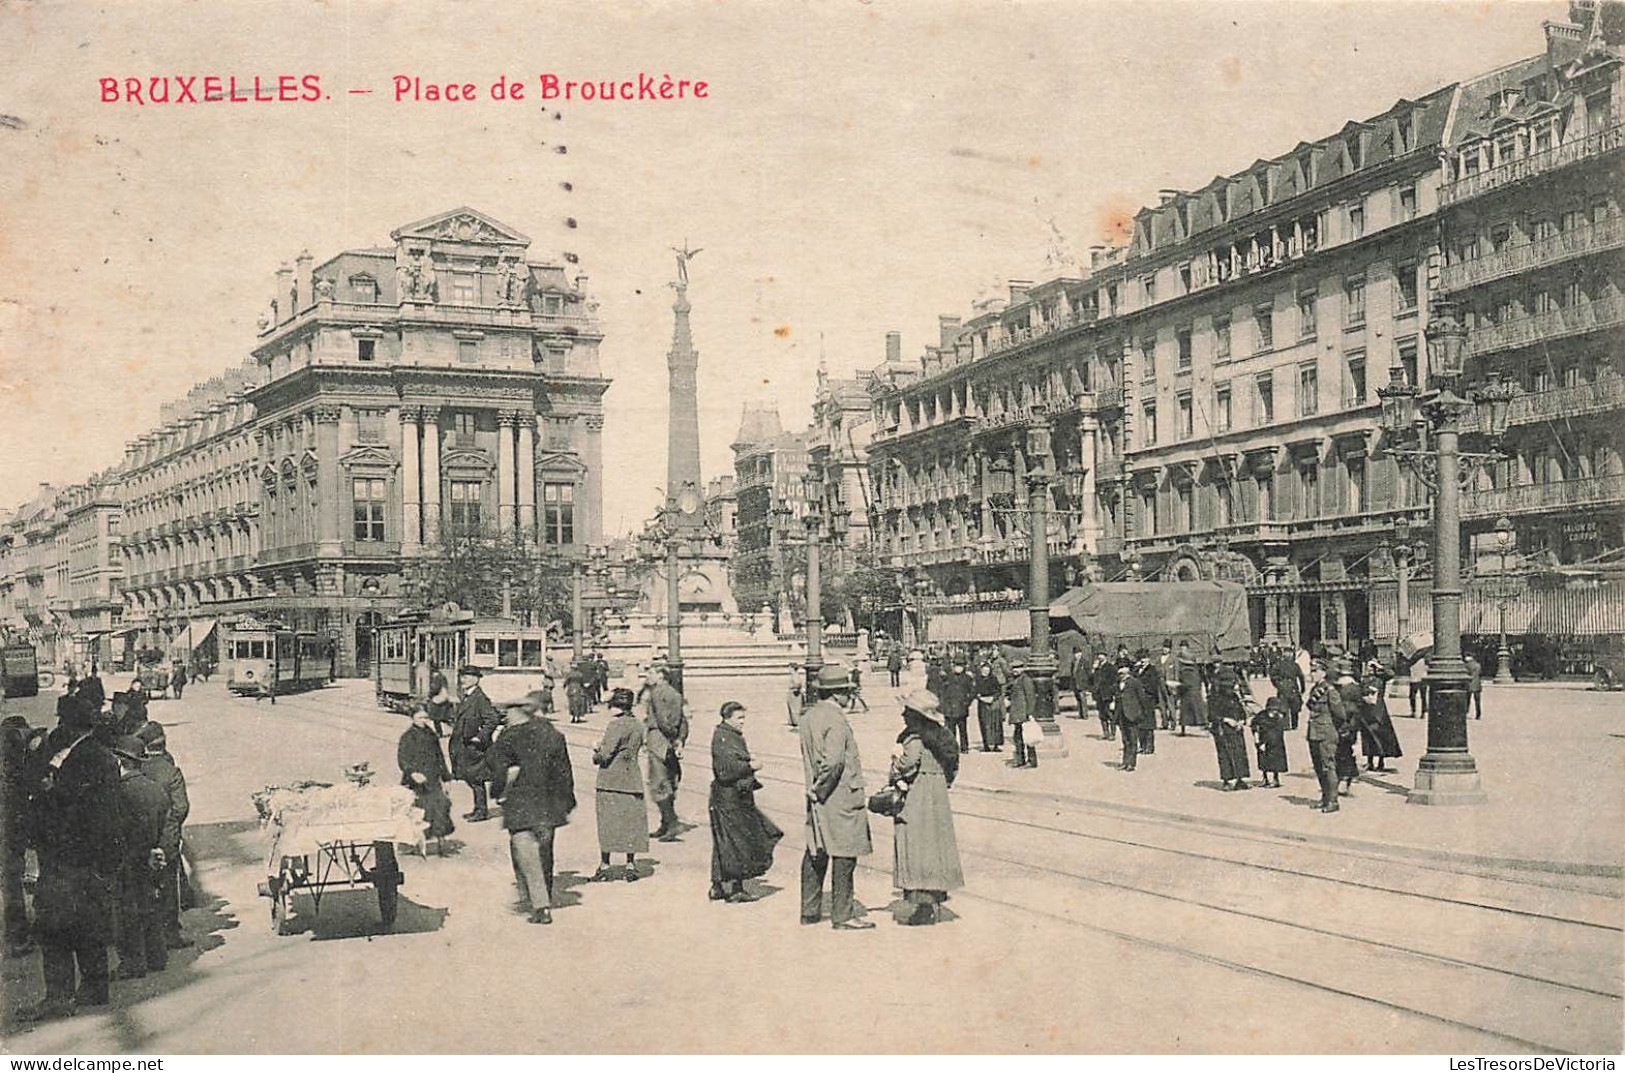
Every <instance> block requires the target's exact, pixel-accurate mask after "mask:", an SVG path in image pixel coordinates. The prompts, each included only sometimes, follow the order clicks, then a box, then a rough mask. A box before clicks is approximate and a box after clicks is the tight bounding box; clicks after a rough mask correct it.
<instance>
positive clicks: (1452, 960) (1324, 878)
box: [278, 695, 1620, 1051]
mask: <svg viewBox="0 0 1625 1073" xmlns="http://www.w3.org/2000/svg"><path fill="white" fill-rule="evenodd" d="M308 696H310V697H311V698H312V699H315V698H316V695H308ZM278 714H279V715H281V714H286V715H287V716H290V717H292V718H295V719H297V720H299V721H300V722H305V723H309V724H311V725H314V726H325V727H328V728H329V729H341V730H342V732H344V733H348V734H355V735H358V736H361V737H364V738H368V739H371V740H375V741H378V742H382V743H393V741H394V740H395V739H396V737H397V735H396V734H394V733H392V732H390V731H389V730H388V729H387V728H386V727H385V726H383V725H381V724H380V723H379V722H378V721H377V719H376V718H374V715H375V714H376V715H382V714H383V713H382V712H379V713H372V712H370V711H358V710H356V709H355V708H354V706H353V705H342V704H340V705H333V704H330V703H321V704H307V703H304V702H303V698H301V702H300V703H294V704H290V703H288V701H287V699H284V702H283V704H282V705H280V706H279V708H278ZM335 722H337V723H339V724H341V726H340V727H338V728H335V727H333V724H334V723H335ZM560 729H561V730H564V731H566V732H567V734H568V735H569V737H570V738H571V739H572V743H573V744H575V745H578V746H579V745H584V744H587V741H586V740H585V739H586V738H587V736H588V735H590V736H591V737H592V739H594V740H595V739H596V736H597V734H598V733H599V728H582V730H585V731H586V733H585V734H584V733H582V732H580V731H578V730H577V729H576V728H574V727H572V726H570V725H569V724H567V723H566V724H562V725H561V726H560ZM690 755H691V757H693V759H691V760H690V761H689V763H688V767H689V770H690V774H691V776H693V775H698V776H701V779H700V780H694V781H692V782H690V783H689V785H687V786H684V787H682V789H681V793H682V794H683V795H684V797H685V798H688V799H690V800H695V801H698V802H700V803H701V805H702V807H703V803H704V801H705V800H706V798H707V796H708V795H707V786H706V785H705V783H707V782H708V781H709V775H710V771H709V763H708V761H709V757H708V756H705V755H704V754H703V753H698V755H696V754H693V753H691V754H690ZM755 755H756V756H757V757H758V758H759V759H761V760H763V761H764V762H769V763H772V764H773V765H774V766H775V767H777V766H778V765H779V764H790V763H793V764H794V765H795V766H796V767H797V768H799V766H800V763H801V759H800V756H799V755H796V756H794V757H792V756H787V755H785V754H782V753H771V752H757V753H756V754H755ZM574 766H575V768H576V770H577V773H578V778H583V780H585V777H586V776H588V775H591V774H592V773H593V772H594V771H595V770H596V769H595V768H594V767H593V765H591V763H590V762H583V761H582V760H576V761H575V764H574ZM781 770H782V769H781ZM758 777H759V778H761V779H762V780H763V781H764V782H767V783H772V784H775V785H777V786H780V787H782V788H783V789H785V790H790V791H793V792H794V793H795V795H796V796H797V797H798V798H799V796H800V794H801V793H802V792H803V791H802V786H803V782H802V779H801V778H800V777H799V774H798V775H797V776H795V777H788V776H786V775H785V774H782V773H776V772H770V771H764V772H760V773H759V774H758ZM702 780H703V781H702ZM696 783H698V784H696ZM960 793H969V794H975V795H978V796H985V797H989V798H1000V799H1007V796H1006V795H1003V794H998V793H996V792H993V793H990V792H987V791H982V790H978V789H970V790H968V791H960V790H959V789H958V788H956V796H959V795H960ZM1013 804H1014V805H1016V806H1017V807H1021V803H1020V802H1013ZM764 809H767V810H768V811H770V812H775V813H777V814H778V815H777V816H776V819H778V818H784V817H785V815H786V814H785V812H784V811H783V810H782V809H771V808H768V806H766V804H765V803H764ZM1057 811H1064V812H1068V813H1070V814H1078V815H1090V814H1091V813H1090V812H1088V811H1087V810H1082V809H1065V808H1057ZM954 814H955V818H956V819H964V820H968V821H974V822H975V823H979V824H985V825H993V830H994V831H996V832H1008V831H1010V830H1019V831H1024V832H1028V833H1030V834H1032V835H1034V836H1040V837H1056V836H1060V837H1063V838H1068V839H1081V840H1085V841H1089V842H1092V843H1097V844H1101V845H1105V846H1111V847H1115V848H1118V849H1121V850H1124V851H1125V852H1149V853H1154V854H1169V855H1172V856H1175V857H1178V858H1180V859H1183V860H1188V861H1190V862H1191V863H1192V864H1193V865H1201V866H1214V865H1217V866H1226V867H1234V868H1242V869H1257V868H1258V867H1259V866H1257V865H1254V864H1248V863H1245V862H1239V861H1236V860H1233V859H1230V858H1226V857H1223V856H1220V855H1215V854H1201V853H1194V852H1192V851H1189V850H1183V849H1179V848H1171V847H1168V846H1164V845H1159V844H1157V843H1156V842H1155V841H1143V842H1142V841H1139V840H1136V839H1133V838H1122V837H1114V836H1112V835H1107V834H1100V833H1092V832H1084V831H1079V830H1075V829H1072V828H1069V827H1065V826H1059V825H1056V824H1051V823H1043V822H1035V821H1032V820H1028V819H1022V818H1020V817H1011V816H1001V815H996V814H993V813H990V812H982V811H977V810H961V809H958V808H956V809H955V813H954ZM1103 818H1106V819H1110V820H1112V821H1114V822H1120V823H1129V824H1132V823H1136V822H1147V821H1143V820H1140V819H1139V818H1137V817H1132V816H1124V815H1121V814H1113V813H1108V814H1107V815H1106V816H1105V817H1103ZM781 825H783V824H781ZM799 825H800V817H799V816H797V817H795V818H794V820H793V822H790V823H789V824H788V826H787V827H786V829H787V830H789V831H791V832H792V834H793V832H794V829H795V828H797V827H799ZM995 840H1000V836H997V835H996V836H995ZM975 841H976V839H965V840H962V848H961V852H962V853H964V854H965V855H966V856H967V857H970V858H972V859H975V860H980V861H984V862H986V863H987V864H989V865H993V866H997V868H998V869H1004V870H1007V871H1009V870H1013V871H1015V872H1016V873H1018V874H1019V875H1021V876H1023V877H1025V878H1024V879H1023V880H1022V882H1023V883H1031V884H1032V885H1034V886H1036V885H1037V884H1039V883H1041V882H1042V881H1043V880H1048V881H1050V882H1054V881H1060V882H1063V883H1066V884H1071V885H1076V886H1079V887H1087V888H1090V889H1096V890H1109V891H1112V892H1114V893H1115V894H1117V895H1120V896H1123V897H1129V898H1150V899H1155V900H1157V901H1160V902H1163V903H1165V904H1170V905H1177V906H1180V907H1182V908H1183V909H1186V910H1191V911H1196V912H1201V913H1215V914H1222V915H1223V916H1224V917H1225V918H1226V919H1240V920H1246V921H1248V922H1250V923H1251V924H1254V925H1258V926H1267V927H1278V928H1286V929H1291V930H1293V931H1295V932H1298V933H1301V934H1304V935H1305V936H1309V937H1312V941H1316V942H1322V943H1335V944H1352V945H1353V948H1354V949H1356V950H1358V949H1367V950H1369V952H1370V953H1371V954H1372V955H1373V956H1375V955H1382V956H1384V957H1386V958H1387V959H1389V961H1390V963H1392V959H1393V958H1395V957H1404V958H1416V959H1420V961H1421V962H1424V963H1426V964H1429V965H1432V966H1435V967H1436V968H1437V969H1438V970H1440V971H1446V972H1453V973H1463V972H1465V973H1475V974H1476V973H1488V974H1492V975H1493V976H1495V977H1498V978H1501V979H1503V980H1505V981H1507V982H1508V983H1510V984H1513V985H1515V986H1517V987H1518V988H1520V989H1525V988H1532V989H1538V992H1537V994H1536V995H1535V996H1534V997H1535V998H1537V999H1538V997H1539V995H1542V994H1554V995H1555V994H1567V995H1570V996H1572V998H1571V999H1570V1000H1568V1003H1580V1004H1585V1003H1587V1002H1590V1003H1596V1002H1605V1003H1608V1004H1610V1006H1611V1008H1612V1009H1613V1011H1614V1013H1615V1014H1617V1010H1618V1002H1619V999H1620V994H1619V993H1618V991H1617V990H1605V989H1603V988H1600V987H1594V986H1588V985H1587V984H1583V983H1576V982H1573V981H1566V980H1561V979H1556V978H1553V977H1550V976H1545V975H1541V974H1538V973H1534V972H1524V971H1520V970H1519V969H1517V968H1511V967H1507V966H1503V965H1493V964H1485V963H1483V962H1478V961H1472V960H1469V959H1466V958H1460V957H1454V956H1451V955H1449V954H1443V953H1440V952H1438V951H1429V950H1425V949H1420V948H1418V947H1415V946H1410V945H1406V944H1404V943H1396V942H1391V941H1387V940H1384V939H1381V938H1374V937H1371V936H1362V935H1356V934H1350V933H1347V932H1342V931H1338V930H1336V929H1333V928H1326V927H1321V926H1317V925H1314V924H1306V923H1303V922H1300V921H1295V920H1291V919H1286V918H1283V917H1281V916H1276V915H1272V914H1269V913H1263V912H1256V911H1250V910H1246V909H1243V908H1238V907H1237V906H1235V905H1225V904H1222V903H1220V902H1216V901H1213V900H1211V899H1206V898H1201V897H1192V896H1189V895H1188V894H1182V893H1170V892H1169V891H1166V890H1158V889H1155V888H1154V887H1153V886H1148V885H1145V884H1140V883H1134V882H1125V881H1123V880H1121V879H1112V878H1105V877H1103V876H1098V875H1085V874H1083V873H1081V872H1078V871H1073V870H1071V869H1068V868H1065V867H1058V866H1055V865H1050V864H1044V863H1037V862H1035V861H1034V860H1031V859H1026V858H1019V857H1011V856H1006V855H1003V854H1000V853H995V852H989V851H988V850H986V849H983V848H981V847H979V846H977V845H975V844H974V842H975ZM1246 841H1252V842H1260V841H1263V840H1261V839H1257V838H1252V837H1248V838H1247V839H1246ZM965 843H971V844H965ZM1276 848H1285V847H1276ZM1293 848H1302V847H1301V844H1296V845H1295V846H1294V847H1293ZM1310 848H1313V847H1310ZM1339 856H1343V857H1346V856H1349V855H1347V854H1341V853H1339ZM1369 856H1371V859H1373V860H1376V861H1380V862H1382V863H1384V864H1386V865H1395V866H1399V867H1403V868H1409V869H1415V870H1417V871H1419V872H1440V873H1445V874H1448V875H1451V876H1458V877H1463V876H1465V877H1469V878H1477V879H1480V880H1482V881H1485V882H1491V883H1494V882H1503V881H1506V880H1504V879H1503V877H1499V876H1483V875H1475V874H1473V873H1464V872H1462V871H1461V870H1458V869H1452V868H1427V867H1424V866H1421V865H1418V864H1416V863H1415V862H1409V861H1396V860H1394V859H1391V858H1383V857H1378V856H1375V855H1369ZM860 868H861V869H862V870H863V871H864V872H865V873H866V874H872V875H876V876H885V877H886V878H887V879H888V880H889V878H890V869H889V868H887V867H884V866H881V865H879V864H871V863H866V862H860ZM1266 871H1268V872H1269V873H1270V874H1272V875H1275V876H1278V877H1280V878H1282V879H1297V880H1304V881H1318V883H1321V884H1331V885H1334V886H1339V887H1346V888H1354V889H1358V890H1361V891H1364V892H1365V893H1366V894H1368V895H1372V896H1383V895H1386V896H1399V897H1405V898H1409V899H1419V900H1421V901H1423V902H1426V903H1432V904H1435V905H1438V906H1440V907H1451V908H1452V909H1462V908H1467V909H1474V910H1478V911H1482V912H1489V913H1499V914H1512V915H1513V916H1516V917H1519V918H1523V919H1526V920H1528V921H1530V922H1534V923H1538V924H1540V925H1542V926H1548V927H1552V926H1555V927H1561V928H1577V929H1584V930H1586V931H1587V932H1589V933H1592V934H1596V933H1598V932H1619V931H1620V928H1619V927H1617V926H1610V925H1602V924H1598V923H1597V922H1595V921H1588V920H1582V919H1578V918H1574V917H1568V916H1561V915H1554V914H1549V913H1538V912H1532V911H1528V910H1518V909H1515V908H1509V907H1507V906H1503V905H1496V904H1493V903H1488V902H1482V901H1471V900H1466V899H1461V898H1452V897H1441V896H1438V895H1435V894H1428V893H1425V892H1418V891H1413V890H1406V889H1404V888H1402V887H1394V886H1388V885H1384V884H1378V883H1368V882H1361V881H1358V880H1346V879H1340V878H1337V877H1335V876H1328V875H1325V874H1322V873H1319V872H1315V871H1304V870H1300V869H1292V868H1286V867H1276V868H1270V869H1266ZM957 896H958V897H961V898H966V899H969V900H974V901H977V902H982V903H986V904H988V905H990V906H998V907H1001V908H1003V909H1006V910H1009V911H1014V912H1018V913H1022V914H1025V915H1028V916H1030V917H1034V918H1037V919H1041V920H1045V921H1050V922H1054V923H1062V924H1066V925H1067V926H1069V927H1072V928H1078V929H1082V930H1084V931H1087V932H1091V933H1095V934H1098V935H1101V936H1106V937H1110V938H1113V939H1116V940H1119V941H1123V942H1128V943H1132V944H1135V945H1139V946H1143V947H1146V948H1149V949H1154V950H1158V951H1163V952H1167V953H1171V954H1175V955H1178V956H1182V957H1188V958H1192V959H1196V960H1198V961H1202V962H1205V963H1208V964H1212V965H1218V966H1222V967H1225V968H1229V969H1232V970H1234V971H1237V972H1243V973H1248V974H1252V975H1257V976H1262V977H1268V978H1271V979H1275V980H1279V981H1283V982H1287V983H1290V984H1294V985H1297V986H1302V987H1305V988H1309V989H1312V990H1315V991H1318V992H1322V993H1325V994H1330V995H1336V996H1340V997H1344V998H1348V999H1352V1000H1355V1001H1359V1002H1363V1003H1370V1004H1374V1005H1376V1006H1379V1007H1382V1008H1385V1009H1390V1010H1393V1011H1395V1012H1399V1013H1404V1014H1408V1015H1411V1016H1416V1017H1420V1018H1424V1019H1426V1020H1428V1021H1430V1022H1434V1023H1438V1024H1441V1025H1448V1026H1451V1027H1454V1028H1458V1029H1464V1030H1467V1031H1471V1032H1475V1033H1482V1034H1484V1035H1486V1036H1487V1037H1490V1038H1493V1039H1496V1040H1501V1041H1504V1042H1507V1043H1513V1044H1516V1045H1518V1046H1520V1047H1529V1048H1532V1049H1536V1050H1544V1051H1550V1050H1553V1049H1554V1043H1553V1041H1552V1040H1550V1039H1547V1040H1537V1039H1532V1038H1528V1037H1527V1036H1523V1035H1519V1034H1518V1033H1517V1032H1516V1031H1508V1030H1504V1029H1505V1026H1504V1025H1503V1026H1502V1027H1499V1028H1497V1027H1489V1026H1486V1025H1484V1024H1480V1023H1475V1022H1474V1021H1472V1020H1468V1019H1463V1018H1461V1017H1455V1016H1451V1015H1450V1014H1449V1013H1448V1012H1439V1011H1436V1010H1430V1009H1424V1008H1419V1007H1417V1006H1415V1005H1412V1004H1409V1003H1407V1002H1405V1001H1403V1000H1402V999H1400V998H1396V997H1395V996H1393V995H1386V996H1385V995H1383V994H1381V993H1372V989H1368V990H1365V991H1362V990H1358V989H1350V988H1349V987H1346V986H1339V985H1338V984H1337V983H1336V982H1334V981H1328V980H1317V979H1313V978H1312V977H1313V975H1314V974H1313V973H1312V972H1311V973H1308V974H1306V973H1303V972H1301V971H1293V970H1292V969H1290V968H1283V967H1281V966H1271V965H1269V964H1267V963H1261V962H1263V961H1266V960H1267V959H1260V958H1253V957H1237V956H1226V955H1225V953H1224V952H1222V951H1215V950H1212V949H1200V948H1198V945H1196V944H1193V943H1192V942H1188V941H1182V940H1183V938H1184V937H1180V939H1176V940H1171V939H1169V938H1167V937H1158V936H1157V935H1156V934H1146V933H1145V932H1144V931H1141V932H1136V931H1131V930H1124V929H1123V928H1121V927H1113V926H1111V924H1110V923H1108V922H1104V921H1101V920H1092V919H1080V918H1079V917H1078V916H1077V915H1075V914H1070V913H1067V912H1064V911H1057V910H1055V909H1053V908H1047V907H1045V906H1043V905H1041V904H1033V903H1034V902H1035V901H1037V899H1031V900H1012V899H1010V898H1007V897H1000V896H998V895H996V894H992V893H988V892H986V891H984V890H981V889H967V890H963V891H960V892H957ZM1136 919H1139V918H1136ZM1148 930H1151V931H1153V932H1154V931H1155V930H1156V929H1155V928H1154V927H1153V928H1151V929H1148ZM1468 990H1471V989H1470V988H1469V989H1468ZM1568 1003H1565V1008H1567V1005H1568ZM1556 1049H1561V1048H1556Z"/></svg>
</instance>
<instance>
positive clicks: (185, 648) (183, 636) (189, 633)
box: [169, 618, 217, 655]
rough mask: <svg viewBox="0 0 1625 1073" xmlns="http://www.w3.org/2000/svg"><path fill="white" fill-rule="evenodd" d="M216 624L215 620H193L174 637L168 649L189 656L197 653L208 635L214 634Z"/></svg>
mask: <svg viewBox="0 0 1625 1073" xmlns="http://www.w3.org/2000/svg"><path fill="white" fill-rule="evenodd" d="M216 624H217V620H216V619H212V618H195V619H193V620H192V621H190V622H188V623H187V624H186V629H184V630H182V631H181V632H180V633H179V634H177V635H176V637H175V639H174V640H173V641H171V642H170V644H169V647H170V648H173V649H175V650H177V651H181V652H185V653H186V654H187V655H191V654H192V653H193V652H195V651H197V648H198V646H199V645H201V644H203V642H204V641H207V640H208V639H209V634H211V633H213V632H214V629H215V626H216Z"/></svg>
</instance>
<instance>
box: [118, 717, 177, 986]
mask: <svg viewBox="0 0 1625 1073" xmlns="http://www.w3.org/2000/svg"><path fill="white" fill-rule="evenodd" d="M113 755H114V756H116V757H117V758H118V766H119V788H118V807H119V827H120V833H121V835H122V838H121V842H122V852H121V854H120V857H119V862H118V974H117V975H118V978H119V979H120V980H138V979H140V978H141V977H143V976H145V975H147V973H149V972H161V971H163V970H164V969H165V968H167V967H168V965H169V950H168V946H167V944H166V942H165V936H164V922H163V920H162V919H161V917H160V906H161V905H162V900H161V892H160V889H159V887H160V884H161V883H162V882H163V877H164V876H165V875H166V874H168V870H167V867H166V866H167V864H168V858H167V857H166V855H165V853H164V850H163V848H162V843H163V840H164V824H165V823H166V821H167V820H168V819H169V794H168V793H167V792H166V791H165V790H164V788H163V787H162V786H159V785H158V783H157V781H155V780H154V779H152V778H151V777H150V776H148V775H147V774H145V773H144V772H143V771H142V770H141V764H142V762H143V761H144V760H146V758H147V745H146V743H145V742H143V741H142V740H141V739H140V738H138V737H136V736H135V735H134V734H125V735H123V736H121V737H119V738H118V739H116V740H115V741H114V742H113Z"/></svg>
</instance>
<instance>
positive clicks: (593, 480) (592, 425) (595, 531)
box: [576, 414, 604, 544]
mask: <svg viewBox="0 0 1625 1073" xmlns="http://www.w3.org/2000/svg"><path fill="white" fill-rule="evenodd" d="M583 424H585V425H586V436H587V443H586V450H585V451H584V452H583V454H584V455H585V457H584V458H582V460H581V461H582V464H583V465H585V466H586V468H587V473H586V476H585V477H583V478H582V486H581V495H580V496H579V497H577V499H576V540H577V542H578V543H587V544H602V543H603V542H604V415H603V414H588V415H587V417H586V420H585V421H584V422H583ZM583 500H585V502H583ZM583 508H585V509H586V514H587V517H586V523H587V524H586V534H587V535H586V538H585V540H583V538H582V536H581V533H582V524H581V522H582V518H581V511H582V509H583Z"/></svg>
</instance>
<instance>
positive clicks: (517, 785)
mask: <svg viewBox="0 0 1625 1073" xmlns="http://www.w3.org/2000/svg"><path fill="white" fill-rule="evenodd" d="M541 710H542V695H541V693H540V692H539V691H537V692H532V693H530V694H528V695H527V696H526V697H525V699H524V701H523V702H521V703H519V704H515V705H512V706H510V707H509V708H508V710H507V713H506V718H505V722H506V724H507V728H506V729H505V730H504V731H503V732H502V736H501V737H499V738H497V739H496V744H495V745H493V746H492V747H491V751H490V754H489V755H488V756H487V757H486V758H485V777H486V778H488V779H489V780H490V781H491V791H492V793H494V794H495V795H496V796H497V797H498V798H499V799H500V800H501V801H502V823H503V826H504V827H506V828H507V829H508V853H509V856H510V857H512V859H513V875H514V879H515V881H516V882H518V884H519V894H520V896H521V897H523V898H524V899H525V900H526V901H527V902H528V903H529V904H530V922H531V923H532V924H551V923H553V913H552V905H553V833H554V831H556V830H557V829H558V828H560V827H563V826H564V825H565V824H567V823H569V822H570V813H571V812H573V811H574V810H575V807H576V788H575V773H574V772H573V771H572V770H571V768H570V753H569V750H568V748H566V746H565V742H564V735H563V734H560V733H559V731H558V728H557V727H555V726H554V725H553V724H552V723H550V722H548V721H547V720H546V719H543V718H541ZM504 795H506V796H504Z"/></svg>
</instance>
